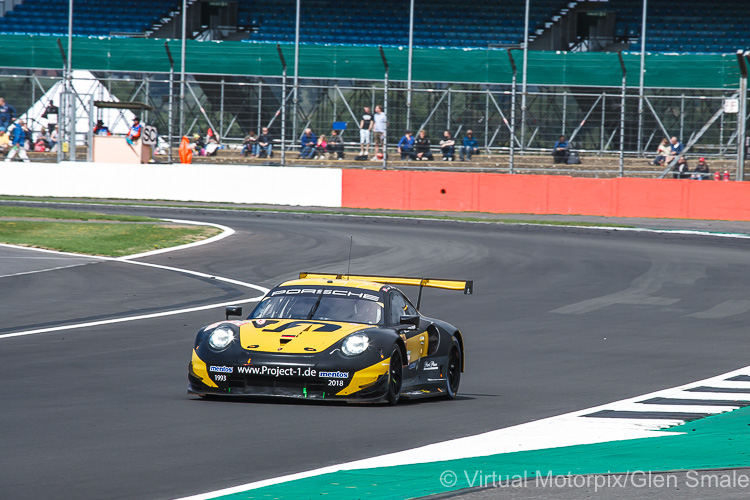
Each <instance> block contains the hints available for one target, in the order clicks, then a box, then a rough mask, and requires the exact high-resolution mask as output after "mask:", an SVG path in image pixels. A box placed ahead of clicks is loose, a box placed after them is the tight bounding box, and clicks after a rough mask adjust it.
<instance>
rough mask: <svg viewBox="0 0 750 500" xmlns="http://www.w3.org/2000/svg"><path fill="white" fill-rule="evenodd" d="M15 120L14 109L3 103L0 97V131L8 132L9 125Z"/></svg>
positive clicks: (3, 100) (3, 99)
mask: <svg viewBox="0 0 750 500" xmlns="http://www.w3.org/2000/svg"><path fill="white" fill-rule="evenodd" d="M15 118H16V108H14V107H13V106H11V105H10V104H6V103H5V98H3V97H0V131H2V130H8V128H10V124H11V123H13V120H15Z"/></svg>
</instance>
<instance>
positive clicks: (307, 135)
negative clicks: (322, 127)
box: [299, 128, 318, 159]
mask: <svg viewBox="0 0 750 500" xmlns="http://www.w3.org/2000/svg"><path fill="white" fill-rule="evenodd" d="M299 145H300V150H299V157H300V158H301V159H310V158H313V157H314V156H315V146H317V145H318V137H317V136H316V135H315V134H313V131H312V129H311V128H306V129H305V131H304V132H303V133H302V137H300V139H299Z"/></svg>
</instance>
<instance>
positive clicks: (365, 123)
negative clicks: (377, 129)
mask: <svg viewBox="0 0 750 500" xmlns="http://www.w3.org/2000/svg"><path fill="white" fill-rule="evenodd" d="M372 125H373V120H372V113H371V112H370V108H368V107H367V106H365V108H364V113H363V114H362V119H361V120H360V121H359V156H362V155H369V154H370V136H371V135H372V134H371V132H372Z"/></svg>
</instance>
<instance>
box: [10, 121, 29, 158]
mask: <svg viewBox="0 0 750 500" xmlns="http://www.w3.org/2000/svg"><path fill="white" fill-rule="evenodd" d="M25 125H26V124H25V123H24V122H23V120H18V121H17V122H16V126H15V127H13V130H12V131H11V136H12V137H13V142H12V146H11V149H10V153H8V156H7V157H5V161H11V160H12V159H13V158H15V156H16V153H18V156H19V157H21V159H22V160H23V161H29V155H27V154H26V126H25Z"/></svg>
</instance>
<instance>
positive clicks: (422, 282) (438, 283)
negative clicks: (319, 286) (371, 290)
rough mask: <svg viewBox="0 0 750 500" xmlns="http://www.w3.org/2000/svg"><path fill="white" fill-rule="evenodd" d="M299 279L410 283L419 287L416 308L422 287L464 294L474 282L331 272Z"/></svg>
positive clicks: (467, 293) (420, 298) (312, 274)
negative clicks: (461, 291)
mask: <svg viewBox="0 0 750 500" xmlns="http://www.w3.org/2000/svg"><path fill="white" fill-rule="evenodd" d="M299 277H300V279H303V278H317V279H329V280H332V279H337V280H359V281H371V282H373V283H382V284H384V285H412V286H418V287H419V297H418V298H417V309H419V305H420V302H422V288H424V287H429V288H442V289H443V290H463V292H464V295H471V294H473V293H474V282H473V281H466V280H446V279H439V278H407V277H404V276H368V275H362V274H359V275H354V274H333V273H299Z"/></svg>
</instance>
